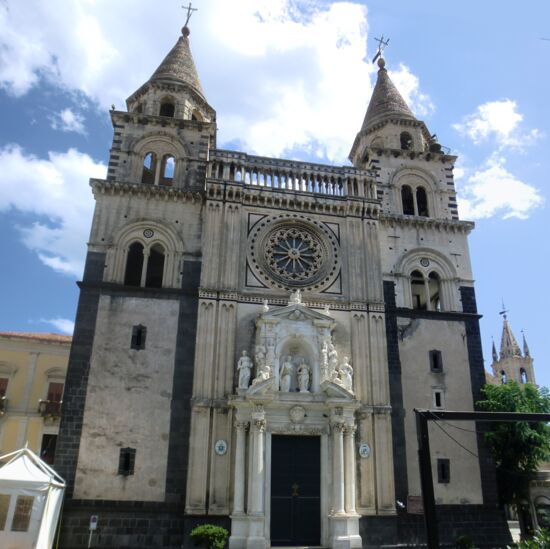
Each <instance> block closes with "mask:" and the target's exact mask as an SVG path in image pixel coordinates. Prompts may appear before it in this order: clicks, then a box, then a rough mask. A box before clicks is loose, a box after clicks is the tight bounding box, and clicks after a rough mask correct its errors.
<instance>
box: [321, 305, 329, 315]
mask: <svg viewBox="0 0 550 549" xmlns="http://www.w3.org/2000/svg"><path fill="white" fill-rule="evenodd" d="M323 312H324V313H325V314H326V315H327V316H330V305H325V307H324V311H323Z"/></svg>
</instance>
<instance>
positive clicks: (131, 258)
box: [124, 242, 143, 286]
mask: <svg viewBox="0 0 550 549" xmlns="http://www.w3.org/2000/svg"><path fill="white" fill-rule="evenodd" d="M142 271H143V244H140V243H139V242H134V243H133V244H130V247H129V248H128V256H127V258H126V271H125V274H124V284H125V285H126V286H141V273H142Z"/></svg>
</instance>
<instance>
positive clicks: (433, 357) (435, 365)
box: [430, 350, 443, 373]
mask: <svg viewBox="0 0 550 549" xmlns="http://www.w3.org/2000/svg"><path fill="white" fill-rule="evenodd" d="M430 370H431V371H432V372H434V373H440V372H442V371H443V360H442V358H441V351H436V350H433V351H430Z"/></svg>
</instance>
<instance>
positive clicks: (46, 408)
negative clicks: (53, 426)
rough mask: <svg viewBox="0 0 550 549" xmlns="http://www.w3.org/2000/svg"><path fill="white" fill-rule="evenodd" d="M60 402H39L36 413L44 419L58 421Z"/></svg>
mask: <svg viewBox="0 0 550 549" xmlns="http://www.w3.org/2000/svg"><path fill="white" fill-rule="evenodd" d="M62 404H63V402H62V401H61V400H59V401H57V400H39V401H38V413H39V414H40V415H41V416H42V417H43V418H44V419H59V418H60V417H61V405H62Z"/></svg>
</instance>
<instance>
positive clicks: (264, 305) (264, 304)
mask: <svg viewBox="0 0 550 549" xmlns="http://www.w3.org/2000/svg"><path fill="white" fill-rule="evenodd" d="M262 312H264V313H268V312H269V301H268V300H267V299H264V300H263V301H262Z"/></svg>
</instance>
